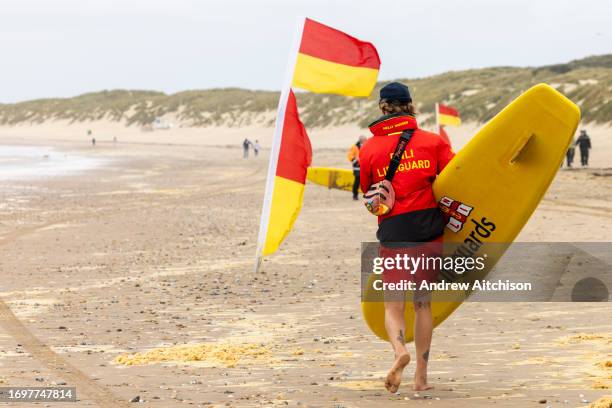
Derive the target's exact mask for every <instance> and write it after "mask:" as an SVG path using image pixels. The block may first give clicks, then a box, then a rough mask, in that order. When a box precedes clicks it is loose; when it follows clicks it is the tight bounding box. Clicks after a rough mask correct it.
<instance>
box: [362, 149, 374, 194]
mask: <svg viewBox="0 0 612 408" xmlns="http://www.w3.org/2000/svg"><path fill="white" fill-rule="evenodd" d="M365 156H366V155H365V154H364V149H363V147H362V148H361V149H360V150H359V164H360V166H361V168H360V171H359V185H360V186H361V191H363V192H364V193H365V192H366V191H368V189H369V188H370V186H371V185H372V168H371V166H370V161H369V160H368V159H367V158H366V157H365Z"/></svg>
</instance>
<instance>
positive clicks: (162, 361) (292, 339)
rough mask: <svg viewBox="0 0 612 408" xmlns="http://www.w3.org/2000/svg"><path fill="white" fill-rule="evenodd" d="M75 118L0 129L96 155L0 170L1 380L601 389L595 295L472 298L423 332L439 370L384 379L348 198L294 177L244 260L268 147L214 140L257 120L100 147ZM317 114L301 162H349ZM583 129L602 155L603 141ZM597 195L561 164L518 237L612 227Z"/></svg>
mask: <svg viewBox="0 0 612 408" xmlns="http://www.w3.org/2000/svg"><path fill="white" fill-rule="evenodd" d="M109 126H110V125H109ZM109 129H110V127H109ZM251 130H252V132H251ZM268 130H269V129H268ZM81 131H82V129H81V130H78V129H77V130H75V129H73V128H65V129H63V130H62V127H61V126H59V125H58V127H57V129H56V131H53V129H51V127H48V128H45V127H44V126H43V127H40V128H36V129H29V130H28V131H26V130H24V129H21V130H19V129H6V128H3V129H0V135H2V136H3V141H4V142H5V143H9V142H10V143H16V144H38V145H45V146H53V147H56V148H57V149H60V150H63V151H68V152H78V153H79V154H80V155H86V156H88V157H89V156H91V157H98V158H104V159H108V164H107V165H106V166H104V167H102V168H98V169H95V170H91V171H86V172H84V173H81V174H74V175H70V176H66V177H43V178H41V179H36V180H28V181H15V180H9V181H2V182H0V190H1V191H2V197H3V200H2V204H3V205H2V206H1V207H0V248H1V249H2V251H3V257H2V259H1V260H0V264H1V266H2V271H3V282H2V287H1V292H0V299H2V301H3V302H4V303H2V305H4V306H3V307H1V308H0V325H1V327H2V328H3V330H2V331H1V332H0V380H1V381H2V385H3V386H25V385H39V386H40V385H48V386H50V385H54V384H62V383H64V382H66V383H68V385H75V386H76V387H77V394H78V395H79V400H80V401H79V402H77V403H73V404H70V406H71V407H81V406H109V407H111V406H112V407H118V406H133V404H130V403H129V402H128V401H129V400H130V399H132V398H134V397H136V396H139V397H140V399H141V400H144V401H145V402H144V403H141V404H140V405H139V406H147V407H181V406H194V407H199V406H202V407H210V406H237V407H260V406H298V405H300V406H321V407H329V406H338V407H389V406H398V407H399V406H406V405H407V404H410V405H415V406H433V407H451V406H452V407H460V408H461V407H478V406H495V407H528V406H547V405H550V406H551V407H556V406H563V407H577V406H589V404H591V402H594V401H596V400H597V399H599V398H603V397H604V396H605V395H609V394H610V387H612V384H610V383H611V381H612V379H611V375H612V368H611V367H610V364H609V362H610V360H612V355H611V354H610V341H611V333H612V322H611V321H610V319H609V316H610V315H611V313H610V312H612V307H610V305H609V303H607V304H577V303H537V304H529V303H466V304H464V305H462V306H461V307H460V308H459V309H458V310H457V312H456V313H455V314H453V316H451V318H449V319H448V320H447V321H446V322H445V323H443V324H442V325H441V326H440V327H439V328H438V329H436V331H435V333H434V340H433V344H432V359H431V368H430V380H431V382H432V383H433V384H434V385H435V387H436V388H435V390H432V391H428V392H421V393H414V392H413V391H412V390H411V389H410V386H409V385H410V378H411V376H412V374H413V370H414V366H413V365H410V366H409V368H408V369H407V371H406V373H405V376H404V385H402V387H401V388H400V394H399V395H389V394H388V393H387V392H386V391H385V389H384V386H383V379H384V376H385V372H386V370H387V369H388V367H389V365H390V362H391V358H392V356H391V352H390V350H389V346H388V344H386V343H384V342H382V341H380V340H378V339H377V338H376V337H374V336H373V335H372V334H371V333H370V332H369V330H368V329H367V327H366V326H365V323H364V322H363V321H362V318H361V314H360V305H359V251H360V249H359V248H360V243H361V242H362V241H370V240H373V239H374V232H375V222H374V220H373V218H372V217H371V216H370V215H369V214H368V213H367V212H366V211H365V210H364V209H363V208H362V206H361V204H360V203H358V202H353V201H352V200H350V196H349V195H347V194H346V193H344V192H341V191H328V190H325V189H322V188H319V187H316V186H311V185H309V186H307V189H306V194H305V202H304V208H303V211H302V213H301V215H300V218H299V219H298V221H297V223H296V225H295V227H294V231H293V232H292V234H291V235H290V236H289V237H288V239H287V240H286V242H285V243H284V244H283V246H282V249H281V250H280V251H279V252H278V253H277V254H276V255H274V256H272V257H270V258H268V259H266V260H265V262H264V264H263V271H262V272H261V273H260V274H257V275H255V274H254V273H253V272H252V268H253V262H254V259H253V254H254V252H255V239H256V235H257V227H258V217H259V213H260V209H261V201H262V193H263V186H264V179H265V174H266V165H267V162H266V154H267V152H266V151H264V153H263V155H262V156H261V157H259V158H257V159H251V160H242V159H241V154H242V152H241V150H240V149H239V148H233V147H232V148H229V147H223V146H225V145H232V146H233V145H236V141H239V140H241V139H242V138H243V137H244V136H247V135H248V136H249V137H251V138H254V136H258V135H260V134H261V135H262V136H261V140H263V141H264V143H265V141H266V139H264V137H263V135H264V133H265V132H263V130H261V129H260V130H259V131H260V132H261V133H257V132H256V130H254V129H242V130H227V131H226V133H220V134H219V135H221V134H222V135H223V137H224V139H222V140H219V137H218V138H211V137H210V133H209V132H212V130H210V129H209V130H193V129H192V130H185V132H184V133H183V134H182V135H181V134H180V131H182V130H181V129H177V133H162V132H161V131H160V132H153V133H146V134H140V132H139V131H136V132H135V133H134V129H132V130H130V129H128V130H125V129H123V130H122V133H120V134H119V136H118V139H119V143H118V144H117V145H116V146H113V144H112V143H111V142H110V140H111V139H108V138H107V136H106V134H105V136H104V137H102V136H99V139H98V141H99V142H101V143H99V144H98V146H97V147H96V148H91V147H90V146H88V144H87V140H86V138H85V137H84V136H83V133H82V132H81ZM94 131H95V132H96V134H98V132H99V133H100V134H101V133H102V131H101V130H98V129H97V128H94ZM259 131H258V132H259ZM28 132H29V133H28ZM54 132H56V133H54ZM168 132H172V131H168ZM462 132H466V133H467V130H466V129H463V130H462ZM245 133H246V134H245ZM316 134H317V136H315V137H313V145H314V147H315V153H314V161H315V163H317V164H319V165H334V166H346V163H345V161H344V160H345V158H344V153H345V152H344V147H345V146H344V145H345V142H347V143H348V142H349V141H352V140H353V139H354V136H355V133H353V131H351V130H350V129H324V130H322V131H321V132H317V133H316ZM334 135H338V139H337V140H336V139H334V140H333V141H332V140H331V139H332V138H333V137H334ZM602 135H603V133H602ZM111 136H112V133H111V132H110V131H109V133H108V137H111ZM175 136H176V138H175ZM225 137H226V138H225ZM258 137H259V136H258ZM597 137H600V136H597ZM601 137H603V136H601ZM325 138H327V139H325ZM593 138H594V140H597V139H596V138H595V133H594V135H593ZM322 139H325V143H319V141H320V140H322ZM128 142H129V143H128ZM339 145H343V146H342V148H341V149H340V148H339V147H338V146H339ZM594 145H596V146H597V145H599V146H602V148H601V150H598V151H595V152H594V153H593V161H594V162H596V163H601V167H612V160H611V159H612V147H610V145H609V144H608V145H607V146H608V148H606V149H607V150H604V149H603V146H606V145H605V143H604V142H603V141H602V140H600V141H598V142H595V141H594ZM611 213H612V177H602V176H595V175H593V173H592V172H590V171H589V170H574V171H566V170H562V171H560V172H559V174H558V175H557V177H556V179H555V181H554V183H553V185H552V186H551V189H550V190H549V192H548V193H547V195H546V197H545V198H544V200H543V202H542V204H541V205H540V207H539V208H538V210H537V211H536V213H535V214H534V216H533V217H532V219H531V220H530V222H529V223H528V225H527V226H526V227H525V229H524V230H523V232H522V233H521V236H520V240H522V241H575V240H584V241H611V240H612V229H610V228H609V226H610V215H611ZM7 305H8V307H10V309H9V308H8V307H7ZM121 362H124V363H125V362H132V363H133V364H132V365H129V364H128V365H125V364H121ZM377 384H378V386H377ZM407 400H410V401H407ZM541 400H546V401H547V402H546V404H540V403H539V401H541ZM566 401H567V402H566ZM584 401H587V402H584ZM602 404H603V403H602ZM23 406H28V404H24V405H23ZM598 406H599V405H598Z"/></svg>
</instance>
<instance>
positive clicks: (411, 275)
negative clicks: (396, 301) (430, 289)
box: [378, 235, 442, 288]
mask: <svg viewBox="0 0 612 408" xmlns="http://www.w3.org/2000/svg"><path fill="white" fill-rule="evenodd" d="M378 256H379V257H381V258H394V259H397V257H399V259H400V265H399V268H398V267H397V266H398V265H397V264H396V263H394V267H391V268H386V267H385V268H384V271H383V281H384V282H385V283H390V282H393V283H400V282H402V281H408V282H414V283H415V284H416V287H417V288H418V287H419V286H420V285H421V282H423V281H425V282H427V283H432V282H435V281H436V279H437V277H438V272H439V270H438V268H437V266H439V265H437V264H439V262H440V257H441V256H442V235H440V236H439V237H438V238H435V239H433V240H431V241H429V242H422V243H413V244H410V246H408V245H404V246H401V247H400V246H398V247H389V246H386V247H385V246H383V244H381V246H380V249H379V251H378ZM436 259H437V261H434V260H436Z"/></svg>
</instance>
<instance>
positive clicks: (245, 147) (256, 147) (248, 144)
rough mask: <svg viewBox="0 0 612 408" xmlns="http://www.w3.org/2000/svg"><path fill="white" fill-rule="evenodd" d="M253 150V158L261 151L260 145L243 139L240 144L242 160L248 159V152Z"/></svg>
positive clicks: (257, 142) (257, 141) (256, 141)
mask: <svg viewBox="0 0 612 408" xmlns="http://www.w3.org/2000/svg"><path fill="white" fill-rule="evenodd" d="M251 147H252V148H253V154H254V155H255V157H257V156H258V155H259V151H260V150H261V145H260V144H259V140H257V139H255V141H254V142H252V141H250V140H249V139H248V138H244V141H243V142H242V157H243V158H244V159H248V158H249V150H251Z"/></svg>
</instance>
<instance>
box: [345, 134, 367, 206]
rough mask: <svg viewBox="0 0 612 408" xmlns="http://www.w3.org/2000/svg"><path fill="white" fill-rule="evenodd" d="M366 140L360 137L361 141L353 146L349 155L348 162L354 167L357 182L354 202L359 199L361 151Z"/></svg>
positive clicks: (354, 189) (354, 185)
mask: <svg viewBox="0 0 612 408" xmlns="http://www.w3.org/2000/svg"><path fill="white" fill-rule="evenodd" d="M366 140H367V139H366V137H365V136H363V135H361V136H359V140H358V141H357V143H355V144H354V145H352V146H351V148H350V149H349V151H348V155H347V157H348V160H349V161H350V162H351V164H352V165H353V176H355V181H353V200H358V199H359V174H360V173H359V150H360V149H361V145H363V144H364V143H365V141H366Z"/></svg>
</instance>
